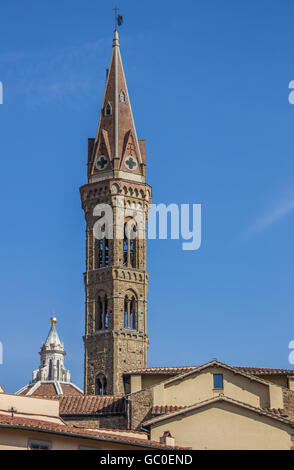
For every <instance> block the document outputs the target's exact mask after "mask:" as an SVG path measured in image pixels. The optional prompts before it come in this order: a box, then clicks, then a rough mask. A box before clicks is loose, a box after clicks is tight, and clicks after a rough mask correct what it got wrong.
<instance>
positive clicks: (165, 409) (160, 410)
mask: <svg viewBox="0 0 294 470" xmlns="http://www.w3.org/2000/svg"><path fill="white" fill-rule="evenodd" d="M187 406H188V405H186V406H178V405H160V406H158V405H157V406H153V408H152V410H151V413H152V414H153V415H162V414H165V413H172V412H173V411H178V410H182V409H184V408H187Z"/></svg>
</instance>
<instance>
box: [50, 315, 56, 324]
mask: <svg viewBox="0 0 294 470" xmlns="http://www.w3.org/2000/svg"><path fill="white" fill-rule="evenodd" d="M50 323H51V326H55V325H56V323H57V318H56V317H55V315H54V312H53V316H52V317H51V318H50Z"/></svg>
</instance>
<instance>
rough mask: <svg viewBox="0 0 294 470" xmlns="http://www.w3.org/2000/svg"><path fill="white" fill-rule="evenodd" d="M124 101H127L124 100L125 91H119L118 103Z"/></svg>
mask: <svg viewBox="0 0 294 470" xmlns="http://www.w3.org/2000/svg"><path fill="white" fill-rule="evenodd" d="M126 100H127V98H126V92H125V90H121V92H120V94H119V101H120V102H121V103H125V102H126Z"/></svg>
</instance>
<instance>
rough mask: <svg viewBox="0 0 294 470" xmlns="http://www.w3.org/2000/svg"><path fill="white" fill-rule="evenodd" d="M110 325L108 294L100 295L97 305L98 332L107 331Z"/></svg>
mask: <svg viewBox="0 0 294 470" xmlns="http://www.w3.org/2000/svg"><path fill="white" fill-rule="evenodd" d="M108 325H109V313H108V299H107V295H106V294H100V295H99V296H98V299H97V305H96V331H97V330H105V329H107V328H108Z"/></svg>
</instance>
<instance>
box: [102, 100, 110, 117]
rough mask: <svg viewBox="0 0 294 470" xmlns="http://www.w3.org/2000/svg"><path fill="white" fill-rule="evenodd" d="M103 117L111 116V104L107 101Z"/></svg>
mask: <svg viewBox="0 0 294 470" xmlns="http://www.w3.org/2000/svg"><path fill="white" fill-rule="evenodd" d="M104 115H105V116H111V115H112V106H111V104H110V103H109V101H108V103H107V104H106V106H105V109H104Z"/></svg>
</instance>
